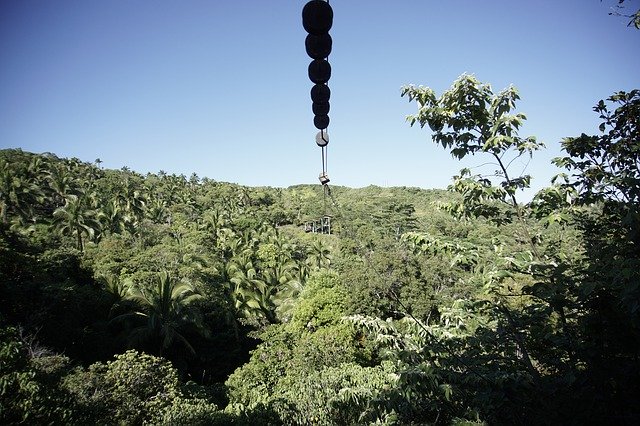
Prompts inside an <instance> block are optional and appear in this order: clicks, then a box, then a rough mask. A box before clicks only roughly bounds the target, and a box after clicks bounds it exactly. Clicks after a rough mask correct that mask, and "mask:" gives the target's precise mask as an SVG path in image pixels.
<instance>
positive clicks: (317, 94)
mask: <svg viewBox="0 0 640 426" xmlns="http://www.w3.org/2000/svg"><path fill="white" fill-rule="evenodd" d="M330 97H331V90H330V89H329V86H327V85H326V84H316V85H314V86H313V87H312V88H311V100H312V101H313V102H314V103H318V104H321V103H324V102H329V98H330Z"/></svg>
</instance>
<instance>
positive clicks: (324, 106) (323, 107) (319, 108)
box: [311, 102, 330, 115]
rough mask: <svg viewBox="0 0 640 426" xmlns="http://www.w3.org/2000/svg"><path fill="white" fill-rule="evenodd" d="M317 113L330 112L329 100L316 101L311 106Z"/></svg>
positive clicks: (324, 113)
mask: <svg viewBox="0 0 640 426" xmlns="http://www.w3.org/2000/svg"><path fill="white" fill-rule="evenodd" d="M311 109H312V110H313V113H314V114H315V115H327V114H329V109H330V105H329V102H322V103H316V102H314V103H313V105H312V106H311Z"/></svg>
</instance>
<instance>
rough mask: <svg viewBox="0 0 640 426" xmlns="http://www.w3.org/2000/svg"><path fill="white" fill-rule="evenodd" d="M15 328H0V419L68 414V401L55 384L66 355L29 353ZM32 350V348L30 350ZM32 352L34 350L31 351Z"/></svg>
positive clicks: (41, 420) (53, 419)
mask: <svg viewBox="0 0 640 426" xmlns="http://www.w3.org/2000/svg"><path fill="white" fill-rule="evenodd" d="M30 349H32V350H33V349H35V348H29V347H28V345H27V344H26V343H25V341H24V340H22V339H21V336H20V334H19V333H18V330H16V329H15V328H11V327H2V328H0V422H1V423H2V424H19V423H29V424H45V423H46V424H51V423H60V422H68V421H70V420H71V418H72V410H71V408H72V407H71V403H72V401H71V400H70V399H69V398H67V396H66V394H65V393H64V392H63V391H62V390H61V389H59V388H58V377H59V376H60V374H63V373H62V372H63V371H65V369H66V367H67V364H68V362H69V360H68V358H64V357H60V356H51V355H47V354H46V351H45V353H41V354H39V355H40V356H39V357H37V358H36V357H32V356H30V354H29V350H30ZM32 352H33V351H32ZM34 355H35V354H34Z"/></svg>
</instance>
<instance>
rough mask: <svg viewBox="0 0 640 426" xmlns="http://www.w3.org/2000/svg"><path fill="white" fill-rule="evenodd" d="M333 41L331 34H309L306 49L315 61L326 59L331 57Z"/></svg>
mask: <svg viewBox="0 0 640 426" xmlns="http://www.w3.org/2000/svg"><path fill="white" fill-rule="evenodd" d="M332 46H333V40H331V36H330V35H329V34H322V35H313V34H309V35H308V36H307V38H306V39H305V40H304V47H305V48H306V50H307V55H309V56H310V57H311V58H313V59H324V58H327V57H329V54H330V53H331V47H332Z"/></svg>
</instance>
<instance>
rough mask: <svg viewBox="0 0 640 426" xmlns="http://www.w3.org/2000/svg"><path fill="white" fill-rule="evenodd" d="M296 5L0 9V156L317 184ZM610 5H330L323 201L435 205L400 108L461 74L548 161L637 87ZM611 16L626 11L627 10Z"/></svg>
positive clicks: (419, 136)
mask: <svg viewBox="0 0 640 426" xmlns="http://www.w3.org/2000/svg"><path fill="white" fill-rule="evenodd" d="M305 3H306V0H295V1H292V0H272V1H262V0H261V1H258V0H252V1H249V0H233V1H231V0H228V1H222V0H206V1H204V0H203V1H189V0H186V1H178V0H174V1H163V0H154V1H145V0H136V1H124V0H107V1H104V0H101V1H98V0H77V1H71V0H2V1H0V147H1V148H8V147H19V148H22V149H23V150H26V151H32V152H53V153H55V154H57V155H59V156H63V157H78V158H80V159H81V160H83V161H93V160H94V159H96V158H100V159H102V161H103V166H104V167H107V168H121V167H123V166H128V167H129V168H131V169H133V170H136V171H138V172H141V173H147V172H158V171H159V170H165V171H167V172H169V173H178V174H179V173H184V174H186V175H189V174H191V173H192V172H196V173H197V174H198V175H199V176H201V177H204V176H207V177H209V178H212V179H215V180H219V181H228V182H237V183H240V184H244V185H255V186H263V185H268V186H280V187H284V186H289V185H293V184H298V183H317V176H318V173H319V171H320V168H321V164H320V150H319V148H318V147H317V146H316V145H315V143H314V136H315V133H316V130H315V128H314V127H313V123H312V119H313V115H312V113H311V101H310V98H309V90H310V88H311V82H310V81H309V80H308V77H307V64H308V63H309V61H310V59H309V58H308V57H307V55H306V53H305V50H304V39H305V35H306V33H305V31H304V29H303V28H302V23H301V10H302V7H303V6H304V4H305ZM616 3H617V0H603V1H602V2H601V1H599V0H561V1H557V0H536V1H525V0H510V1H502V0H489V1H478V0H458V1H449V0H447V1H445V0H439V1H431V0H415V1H402V0H398V1H388V0H387V1H378V0H368V1H365V0H333V1H331V5H332V7H333V9H334V13H335V18H334V26H333V29H332V30H331V35H332V37H333V40H334V49H333V52H332V54H331V56H330V58H329V60H330V62H331V64H332V68H333V75H332V77H331V80H330V82H329V85H330V87H331V90H332V98H331V107H332V109H331V113H330V117H331V125H330V128H329V131H330V135H331V143H330V145H329V175H330V177H331V178H332V183H335V184H337V185H346V186H352V187H360V186H366V185H369V184H375V185H381V186H396V185H406V186H419V187H424V188H444V187H446V186H447V184H448V183H449V182H450V178H451V176H452V175H454V174H455V173H457V171H458V170H459V169H460V168H461V167H462V166H463V165H473V164H474V163H477V164H479V163H481V161H480V160H479V159H478V160H474V161H472V162H471V163H468V164H460V163H458V162H457V161H455V160H453V159H451V157H450V156H449V154H448V153H447V152H445V151H444V150H442V149H441V148H439V147H437V146H436V145H434V144H433V143H432V142H431V139H430V135H429V133H428V131H427V130H421V129H419V128H418V127H416V128H411V127H409V125H408V124H407V123H406V122H405V117H406V115H408V114H411V113H412V112H414V110H415V105H414V104H409V103H408V101H407V100H406V99H405V98H401V97H400V87H401V86H402V85H404V84H409V83H413V84H416V85H425V86H429V87H432V88H433V89H435V90H436V91H437V93H441V92H442V91H443V90H445V89H446V88H448V87H449V86H450V85H451V83H452V82H453V81H454V80H455V79H456V78H457V77H458V76H459V75H460V74H462V73H464V72H468V73H473V74H475V75H476V77H477V78H478V79H480V80H481V81H483V82H487V83H490V84H491V85H492V86H493V88H494V89H495V90H499V89H502V88H504V87H506V86H508V85H509V84H514V85H515V86H516V87H518V89H519V90H520V94H521V97H522V101H521V102H520V104H519V105H520V106H519V111H521V112H524V113H525V114H527V116H528V121H527V124H526V126H525V128H524V129H523V131H522V132H521V134H522V135H523V136H528V135H536V136H537V137H538V138H539V139H541V140H543V141H544V142H545V143H546V144H547V147H548V148H547V150H546V151H545V152H543V153H541V154H539V155H537V156H536V157H534V159H533V161H532V162H531V163H530V164H529V167H528V172H530V173H532V174H533V175H534V178H535V180H534V186H535V187H540V186H543V185H546V184H547V183H548V179H549V178H550V176H551V175H552V174H553V173H554V170H553V169H552V167H551V166H550V164H549V160H550V158H552V157H554V156H557V155H560V150H559V141H560V140H561V139H562V138H563V137H565V136H572V135H578V134H580V133H581V132H587V133H595V132H596V130H597V124H598V118H597V115H596V114H595V113H593V112H592V110H591V108H592V106H593V105H594V104H595V103H596V102H597V101H598V100H599V99H602V98H605V97H607V96H609V95H610V94H612V93H613V92H614V91H617V90H631V89H633V88H638V87H639V86H640V84H639V83H640V55H639V53H640V49H639V47H640V31H638V30H635V29H632V28H628V27H627V26H626V24H627V20H626V19H625V18H620V17H614V16H609V15H608V12H609V11H610V10H611V7H612V6H614V5H615V4H616ZM639 3H640V2H638V1H637V0H627V2H625V4H628V8H629V11H630V12H631V11H632V10H637V9H638V8H639V7H640V4H639Z"/></svg>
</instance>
